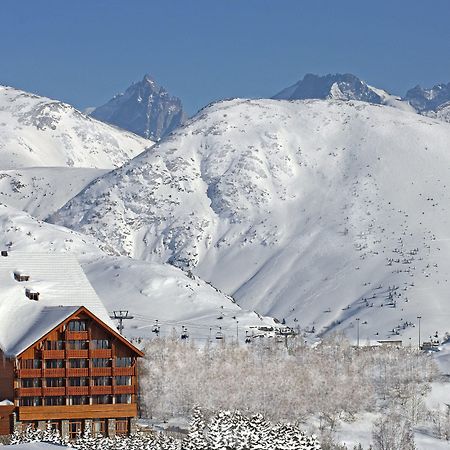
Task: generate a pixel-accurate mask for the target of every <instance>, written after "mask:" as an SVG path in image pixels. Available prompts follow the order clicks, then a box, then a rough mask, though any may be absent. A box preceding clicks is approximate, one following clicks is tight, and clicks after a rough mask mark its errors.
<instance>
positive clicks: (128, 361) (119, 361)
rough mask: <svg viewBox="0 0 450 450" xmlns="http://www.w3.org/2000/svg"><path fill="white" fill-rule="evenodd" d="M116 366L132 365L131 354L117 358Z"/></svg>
mask: <svg viewBox="0 0 450 450" xmlns="http://www.w3.org/2000/svg"><path fill="white" fill-rule="evenodd" d="M116 367H131V358H130V357H129V356H125V357H122V358H116Z"/></svg>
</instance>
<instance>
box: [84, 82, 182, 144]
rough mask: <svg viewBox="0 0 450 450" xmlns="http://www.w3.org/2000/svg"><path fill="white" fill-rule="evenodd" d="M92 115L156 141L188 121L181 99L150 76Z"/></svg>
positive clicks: (95, 110) (96, 109)
mask: <svg viewBox="0 0 450 450" xmlns="http://www.w3.org/2000/svg"><path fill="white" fill-rule="evenodd" d="M90 115H91V116H92V117H95V118H96V119H99V120H102V121H103V122H107V123H111V124H113V125H117V126H119V127H120V128H123V129H124V130H129V131H132V132H133V133H136V134H138V135H140V136H143V137H145V138H147V139H152V140H159V139H160V138H162V137H163V136H165V135H167V134H169V133H170V132H171V131H173V130H174V129H175V128H177V127H178V126H180V125H181V124H182V123H183V122H184V121H185V120H186V115H185V113H184V112H183V105H182V104H181V100H180V99H179V98H177V97H173V96H171V95H170V94H169V93H168V92H167V91H166V90H165V89H164V88H163V87H162V86H160V85H158V83H156V81H154V80H153V79H152V78H151V76H150V75H145V76H144V78H143V79H142V81H140V82H137V83H133V84H132V85H131V86H130V87H129V88H128V89H127V90H126V91H125V92H124V93H122V94H117V95H116V96H115V97H114V98H112V99H111V100H110V101H109V102H107V103H106V104H104V105H102V106H99V107H98V108H95V109H94V110H93V111H92V112H91V113H90Z"/></svg>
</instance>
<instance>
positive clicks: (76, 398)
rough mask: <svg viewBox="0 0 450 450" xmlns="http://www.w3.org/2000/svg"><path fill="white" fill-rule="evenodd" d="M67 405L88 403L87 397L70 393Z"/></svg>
mask: <svg viewBox="0 0 450 450" xmlns="http://www.w3.org/2000/svg"><path fill="white" fill-rule="evenodd" d="M69 405H89V397H85V396H84V395H72V396H71V397H69Z"/></svg>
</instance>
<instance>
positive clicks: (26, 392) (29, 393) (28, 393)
mask: <svg viewBox="0 0 450 450" xmlns="http://www.w3.org/2000/svg"><path fill="white" fill-rule="evenodd" d="M16 395H17V396H18V397H42V388H40V387H29V388H25V387H22V388H18V389H16Z"/></svg>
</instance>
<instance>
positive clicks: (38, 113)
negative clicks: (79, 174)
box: [0, 86, 152, 170]
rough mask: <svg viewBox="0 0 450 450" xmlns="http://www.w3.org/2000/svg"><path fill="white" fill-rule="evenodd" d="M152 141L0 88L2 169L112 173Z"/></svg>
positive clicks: (41, 99) (42, 99)
mask: <svg viewBox="0 0 450 450" xmlns="http://www.w3.org/2000/svg"><path fill="white" fill-rule="evenodd" d="M151 145H152V142H149V141H148V140H145V139H143V138H141V137H139V136H136V135H134V134H132V133H128V132H125V131H123V130H119V129H117V128H114V127H111V126H109V125H106V124H104V123H102V122H99V121H97V120H95V119H92V118H90V117H88V116H85V115H84V114H82V113H81V112H79V111H77V110H76V109H75V108H73V107H72V106H70V105H67V104H65V103H62V102H59V101H56V100H50V99H48V98H45V97H39V96H37V95H34V94H30V93H27V92H23V91H20V90H17V89H14V88H12V87H6V86H0V168H1V169H3V170H5V169H17V168H24V167H32V166H63V167H90V168H102V169H112V168H114V167H119V166H120V165H122V164H123V163H124V162H125V161H128V160H129V159H130V158H132V157H134V156H136V155H138V154H139V153H141V152H142V151H143V150H144V149H145V148H147V147H150V146H151Z"/></svg>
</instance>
